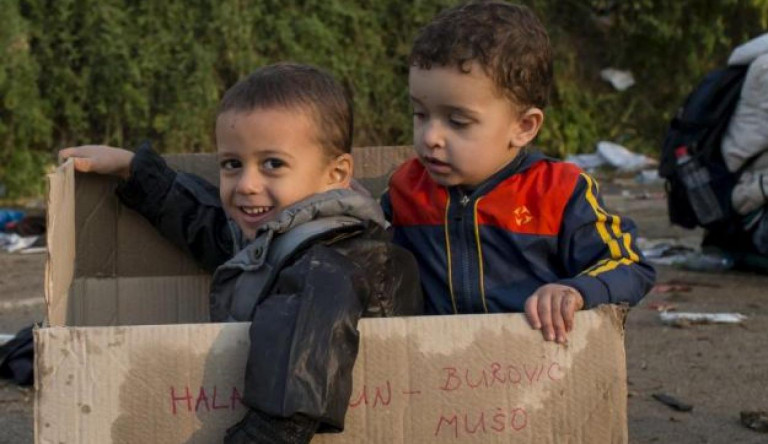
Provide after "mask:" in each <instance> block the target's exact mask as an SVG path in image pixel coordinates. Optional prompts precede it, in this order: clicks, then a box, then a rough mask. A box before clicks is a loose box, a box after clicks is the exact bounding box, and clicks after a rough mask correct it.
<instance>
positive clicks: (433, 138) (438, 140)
mask: <svg viewBox="0 0 768 444" xmlns="http://www.w3.org/2000/svg"><path fill="white" fill-rule="evenodd" d="M421 141H422V143H423V144H424V146H425V147H427V148H431V149H435V148H442V147H444V146H445V137H444V135H443V130H442V128H441V126H440V123H439V122H437V121H435V120H431V121H429V122H425V123H424V126H423V127H422V129H421Z"/></svg>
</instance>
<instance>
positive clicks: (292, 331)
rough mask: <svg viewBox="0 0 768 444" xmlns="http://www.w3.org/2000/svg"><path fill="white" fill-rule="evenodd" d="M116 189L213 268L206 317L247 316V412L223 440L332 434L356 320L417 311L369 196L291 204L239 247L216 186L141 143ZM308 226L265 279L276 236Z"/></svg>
mask: <svg viewBox="0 0 768 444" xmlns="http://www.w3.org/2000/svg"><path fill="white" fill-rule="evenodd" d="M118 195H119V196H120V198H121V200H122V201H123V203H124V204H126V205H127V206H128V207H130V208H133V209H135V210H137V211H139V212H140V213H141V214H142V215H144V216H145V217H146V218H147V219H148V220H149V221H150V222H151V223H152V224H153V225H154V226H155V227H157V228H158V229H159V230H160V231H161V232H162V233H163V235H164V236H165V237H167V238H168V239H170V240H171V241H173V242H174V243H175V244H177V245H178V246H180V247H181V248H183V249H184V250H185V251H187V252H188V253H189V254H190V255H192V256H193V257H194V258H196V259H197V260H198V262H199V263H200V264H201V265H202V266H203V267H204V268H206V269H208V270H210V271H213V270H215V273H214V277H213V282H212V285H211V320H212V321H214V322H216V321H218V322H221V321H227V320H250V321H252V324H251V328H250V340H251V344H250V351H249V355H248V364H247V368H246V378H245V393H244V396H243V400H244V402H245V404H246V405H247V406H248V407H249V408H250V409H251V412H250V413H249V414H248V415H247V417H246V418H245V419H244V421H243V422H241V423H240V424H238V426H237V427H235V429H234V430H233V431H231V433H230V437H229V441H231V442H276V441H278V442H279V441H283V442H305V441H308V440H309V439H310V438H311V436H312V433H314V432H315V431H316V430H320V431H340V430H342V429H343V427H344V416H345V414H346V410H347V406H348V403H349V397H350V394H351V389H352V367H353V365H354V361H355V358H356V356H357V350H358V341H359V338H358V331H357V322H358V320H359V319H360V317H361V316H396V315H416V314H420V313H421V312H422V309H423V302H422V296H421V287H420V283H419V279H418V275H417V270H418V267H417V265H416V262H415V260H414V258H413V257H412V256H411V255H410V253H408V252H407V251H405V250H404V249H401V248H400V247H398V246H395V245H393V244H391V243H389V242H388V238H389V237H388V234H387V232H386V230H385V227H386V222H385V220H384V218H383V216H382V214H381V212H380V210H379V207H378V205H377V203H376V202H375V201H373V200H372V199H370V198H367V197H364V196H362V195H361V194H358V193H357V192H354V191H351V190H334V191H331V192H328V193H322V194H318V195H314V196H312V197H310V198H308V199H306V200H304V201H302V202H299V203H297V204H295V205H293V206H291V207H289V208H287V209H286V210H284V211H283V212H282V213H281V214H280V215H279V216H278V217H277V218H276V219H275V220H273V221H271V222H269V223H267V224H265V225H264V226H263V227H261V228H260V229H259V231H258V233H257V236H256V239H255V240H254V241H252V242H250V243H247V244H245V243H244V242H243V241H242V239H241V235H240V232H239V229H237V227H236V226H234V224H231V223H230V221H229V220H228V219H227V217H226V215H225V214H224V211H223V209H222V207H221V204H220V201H219V195H218V189H216V188H215V187H214V186H212V185H210V184H208V183H207V182H205V181H203V180H202V179H200V178H198V177H196V176H193V175H190V174H185V173H176V172H175V171H173V170H172V169H170V168H169V167H168V166H167V165H166V164H165V162H164V161H163V160H162V158H161V157H159V156H158V155H156V154H155V153H154V152H153V151H151V150H150V149H149V148H146V147H144V148H141V149H139V150H138V151H137V153H136V156H135V157H134V161H133V163H132V165H131V178H130V179H129V180H128V181H126V182H125V183H123V184H121V185H120V187H119V188H118ZM318 222H319V223H318ZM308 227H314V228H311V229H312V230H313V231H314V232H313V234H312V235H311V236H300V237H299V238H300V239H303V240H302V241H301V242H299V243H298V244H295V243H291V242H288V243H287V244H288V245H290V249H291V251H290V253H288V254H281V255H280V256H281V257H282V259H281V260H280V261H279V263H277V264H271V266H274V267H276V269H275V270H274V272H273V273H270V274H271V275H272V276H273V278H271V279H269V280H268V281H265V280H264V279H263V276H264V273H259V270H260V268H261V267H263V266H265V265H266V264H269V263H270V261H269V260H265V259H266V258H268V257H269V256H270V249H271V248H274V245H276V244H279V242H277V241H276V240H277V239H279V238H281V236H288V235H287V234H286V233H290V232H291V231H293V230H302V229H307V228H308ZM318 227H320V228H318ZM284 245H286V244H285V243H283V248H285V246H284ZM255 276H257V277H255ZM258 276H261V277H258ZM248 318H250V319H248Z"/></svg>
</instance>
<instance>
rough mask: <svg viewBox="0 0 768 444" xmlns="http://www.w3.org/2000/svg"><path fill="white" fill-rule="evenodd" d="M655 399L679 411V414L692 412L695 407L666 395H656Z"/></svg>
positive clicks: (654, 395)
mask: <svg viewBox="0 0 768 444" xmlns="http://www.w3.org/2000/svg"><path fill="white" fill-rule="evenodd" d="M653 398H654V399H655V400H657V401H659V402H660V403H662V404H664V405H667V406H669V407H671V408H673V409H675V410H677V411H678V412H690V411H691V410H693V406H692V405H691V404H686V403H684V402H682V401H680V400H679V399H677V398H675V397H674V396H671V395H667V394H666V393H654V394H653Z"/></svg>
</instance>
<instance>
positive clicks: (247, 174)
mask: <svg viewBox="0 0 768 444" xmlns="http://www.w3.org/2000/svg"><path fill="white" fill-rule="evenodd" d="M236 191H237V192H238V193H240V194H258V193H261V192H262V191H264V180H263V178H262V177H261V174H259V173H258V172H257V171H253V170H252V169H250V168H244V169H243V173H242V175H241V176H240V179H239V180H238V181H237V189H236Z"/></svg>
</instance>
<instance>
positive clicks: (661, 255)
mask: <svg viewBox="0 0 768 444" xmlns="http://www.w3.org/2000/svg"><path fill="white" fill-rule="evenodd" d="M644 244H645V245H647V246H643V247H641V250H642V252H643V256H645V258H646V259H648V261H649V262H651V263H653V264H658V265H676V264H680V263H683V262H684V261H685V260H686V258H687V255H689V254H692V253H695V250H694V249H693V248H690V247H686V246H684V245H677V244H671V243H667V242H661V243H657V244H653V245H650V244H646V243H644Z"/></svg>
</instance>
